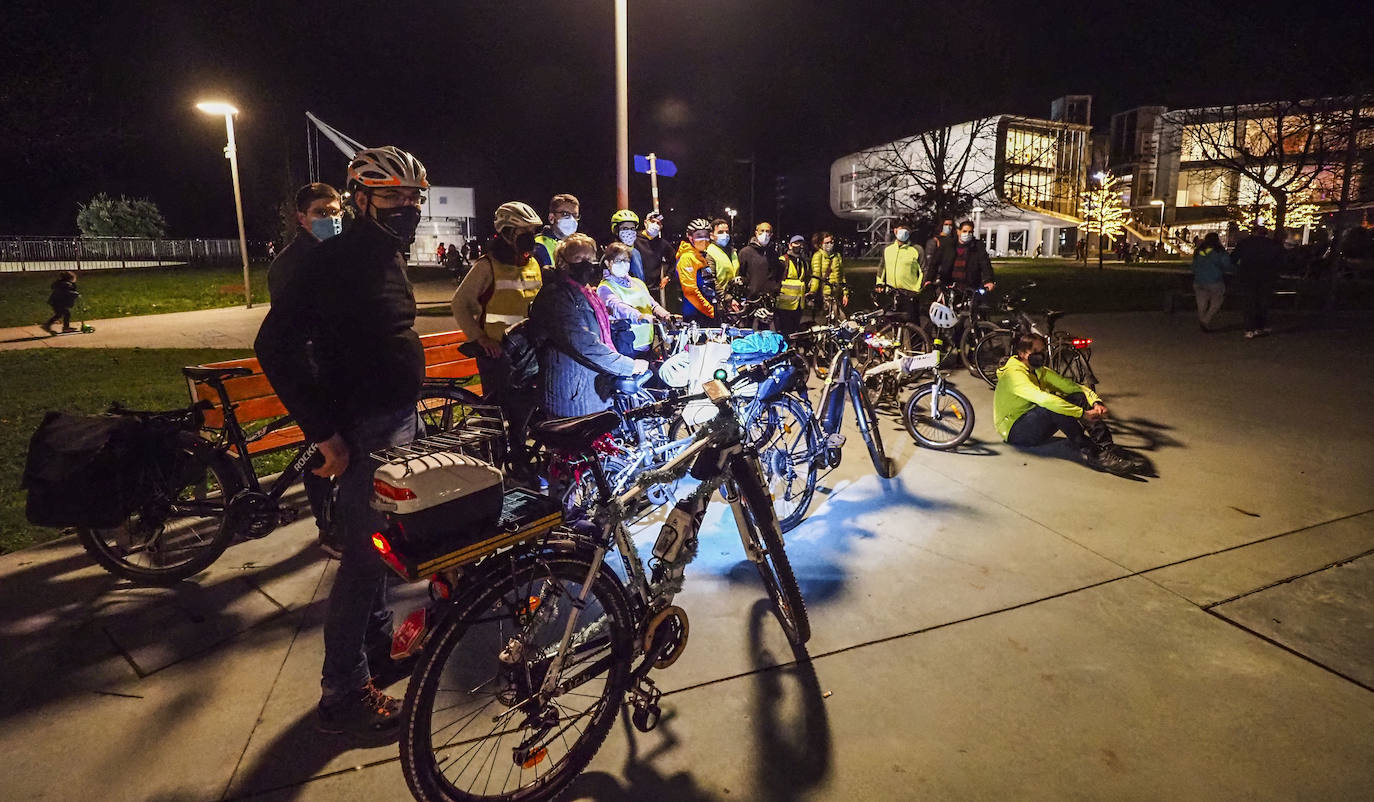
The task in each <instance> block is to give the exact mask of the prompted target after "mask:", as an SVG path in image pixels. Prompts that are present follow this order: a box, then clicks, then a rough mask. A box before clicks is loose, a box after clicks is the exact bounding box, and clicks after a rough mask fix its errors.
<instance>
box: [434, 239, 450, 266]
mask: <svg viewBox="0 0 1374 802" xmlns="http://www.w3.org/2000/svg"><path fill="white" fill-rule="evenodd" d="M446 258H448V249H447V248H445V247H444V243H442V242H441V243H439V247H437V248H435V249H434V261H435V262H436V263H437V264H443V263H444V260H445V259H446Z"/></svg>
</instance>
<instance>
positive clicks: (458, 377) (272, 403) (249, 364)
mask: <svg viewBox="0 0 1374 802" xmlns="http://www.w3.org/2000/svg"><path fill="white" fill-rule="evenodd" d="M466 341H467V338H466V337H465V336H464V335H463V332H461V331H445V332H439V333H437V334H422V335H420V344H421V345H422V346H424V349H425V378H427V379H451V380H453V381H454V383H455V384H457V385H460V386H465V387H466V388H467V389H469V390H471V391H472V392H474V393H478V394H479V395H480V394H481V392H482V387H481V385H480V384H478V383H477V381H478V375H477V360H475V359H471V358H469V357H466V356H464V355H463V354H462V353H460V352H459V351H458V346H460V345H462V344H463V343H464V342H466ZM201 367H210V368H227V367H244V368H248V369H249V370H251V371H253V374H252V375H251V376H241V377H238V378H233V379H226V380H225V382H224V389H225V390H226V391H227V392H228V393H229V401H230V403H231V404H233V407H234V415H235V417H237V418H238V421H239V425H240V426H242V427H243V429H244V431H245V432H246V433H247V435H248V453H249V455H250V456H254V457H256V456H259V455H262V454H270V453H272V452H273V451H280V450H282V449H287V448H298V447H300V446H302V445H304V444H305V435H304V433H303V432H301V428H300V427H299V426H296V425H295V424H293V423H291V422H290V421H283V420H282V419H283V418H284V417H285V416H286V414H287V412H286V407H285V406H284V405H283V404H282V402H281V399H280V398H278V397H277V393H276V391H275V390H273V389H272V384H271V382H269V381H268V380H267V377H266V376H265V375H263V372H262V366H260V365H259V364H258V360H257V358H255V357H249V358H247V359H230V360H228V361H225V362H211V363H209V364H208V365H202V366H201ZM186 384H187V389H188V390H189V391H190V394H191V400H192V401H209V402H210V403H211V404H212V405H213V406H212V407H211V408H210V409H207V410H206V411H205V426H206V428H209V429H220V428H223V426H224V409H223V407H222V405H221V401H220V397H219V394H218V393H217V392H215V389H214V388H213V387H211V386H209V385H208V384H206V383H204V382H198V381H195V380H193V379H187V380H186ZM435 403H442V401H436V402H435ZM424 404H425V402H424V401H421V402H420V405H421V406H423V405H424ZM275 423H282V424H284V425H278V426H274V425H273V424H275Z"/></svg>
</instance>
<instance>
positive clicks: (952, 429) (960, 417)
mask: <svg viewBox="0 0 1374 802" xmlns="http://www.w3.org/2000/svg"><path fill="white" fill-rule="evenodd" d="M934 393H935V385H934V384H923V385H921V386H920V387H917V388H916V390H915V391H914V392H912V394H911V397H910V398H908V399H907V400H906V404H905V405H904V406H903V408H902V421H903V422H904V423H905V424H906V430H907V433H908V434H910V435H911V439H912V440H915V441H916V444H917V445H919V446H923V447H925V448H930V449H934V450H936V451H948V450H950V449H953V448H958V447H959V446H961V445H963V444H964V442H965V441H966V440H968V439H969V436H970V435H972V434H973V421H974V413H973V404H972V403H971V402H970V401H969V400H968V396H966V395H964V394H963V393H961V392H959V391H958V390H956V389H954V388H953V387H949V386H946V387H945V388H944V389H943V390H941V391H940V416H939V417H938V418H937V417H936V416H935V415H934V414H932V412H931V411H930V410H931V403H930V400H929V399H930V397H931V396H932V395H934ZM947 402H948V403H947ZM949 418H953V419H954V421H956V422H957V425H953V426H951V425H948V424H947V423H946V421H947V420H948V419H949Z"/></svg>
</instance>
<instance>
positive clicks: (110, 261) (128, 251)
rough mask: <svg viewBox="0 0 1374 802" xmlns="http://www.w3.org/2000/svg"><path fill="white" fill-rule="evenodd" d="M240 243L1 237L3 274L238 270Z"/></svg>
mask: <svg viewBox="0 0 1374 802" xmlns="http://www.w3.org/2000/svg"><path fill="white" fill-rule="evenodd" d="M239 261H240V260H239V241H238V240H236V239H136V238H132V237H118V238H115V237H108V238H107V237H100V238H90V237H0V273H24V272H40V271H49V270H121V269H124V268H130V267H170V266H175V265H186V264H197V265H201V264H238V263H239Z"/></svg>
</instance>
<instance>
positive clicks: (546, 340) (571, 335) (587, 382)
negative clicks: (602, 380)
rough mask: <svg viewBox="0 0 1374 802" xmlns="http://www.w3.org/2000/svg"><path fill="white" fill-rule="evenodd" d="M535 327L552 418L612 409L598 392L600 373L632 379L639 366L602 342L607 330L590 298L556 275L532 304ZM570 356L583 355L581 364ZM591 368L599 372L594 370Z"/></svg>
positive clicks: (531, 309)
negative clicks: (589, 365)
mask: <svg viewBox="0 0 1374 802" xmlns="http://www.w3.org/2000/svg"><path fill="white" fill-rule="evenodd" d="M530 322H531V323H533V324H534V326H535V328H536V331H537V332H538V334H539V336H540V337H541V338H543V343H542V345H541V346H540V347H539V372H540V374H541V376H542V377H543V384H544V409H545V410H546V411H547V412H548V414H549V416H550V417H555V418H563V417H572V416H575V415H590V414H591V413H593V412H601V411H602V410H605V409H609V408H610V406H611V402H610V401H608V400H604V399H602V398H601V396H600V395H598V394H597V392H596V377H597V375H598V373H609V374H614V375H616V376H629V375H631V374H633V373H634V360H633V359H631V358H629V357H627V356H622V355H620V354H619V353H617V352H616V350H615V349H614V348H612V347H611V346H610V345H609V344H607V343H606V342H605V341H604V340H603V339H602V338H601V324H600V322H599V321H598V320H597V316H596V310H594V309H593V308H592V305H591V300H590V299H588V298H587V296H586V294H584V293H583V292H582V290H581V289H579V288H578V286H577V285H576V284H574V283H573V282H572V280H571V279H570V278H568V277H567V276H566V275H563V274H562V273H561V272H560V271H552V272H551V273H550V274H549V275H548V278H547V280H546V281H545V282H544V285H543V286H542V287H540V289H539V294H538V295H536V296H534V301H533V302H532V303H531V304H530ZM570 354H579V355H580V357H581V359H574V358H573V357H572V356H571V355H570ZM588 362H589V363H591V364H592V365H595V366H596V367H597V368H598V369H599V370H593V369H592V368H590V367H588V366H587V364H585V363H588Z"/></svg>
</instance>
